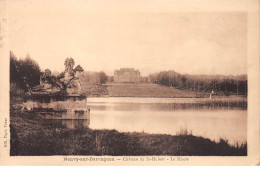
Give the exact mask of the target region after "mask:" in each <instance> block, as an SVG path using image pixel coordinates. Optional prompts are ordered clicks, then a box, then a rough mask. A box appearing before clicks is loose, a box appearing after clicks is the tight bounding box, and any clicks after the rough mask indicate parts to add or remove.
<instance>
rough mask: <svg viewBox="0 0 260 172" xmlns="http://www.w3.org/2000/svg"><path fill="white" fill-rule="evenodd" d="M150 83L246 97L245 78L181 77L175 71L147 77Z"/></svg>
mask: <svg viewBox="0 0 260 172" xmlns="http://www.w3.org/2000/svg"><path fill="white" fill-rule="evenodd" d="M149 81H150V82H152V83H156V84H160V85H164V86H169V87H175V88H178V89H183V90H192V91H200V92H212V91H214V93H215V94H218V95H233V94H236V95H245V96H247V76H246V75H238V76H232V75H229V76H224V75H188V74H185V75H182V74H179V73H177V72H175V71H172V70H171V71H162V72H159V73H155V74H151V75H149Z"/></svg>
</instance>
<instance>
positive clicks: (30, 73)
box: [10, 52, 41, 90]
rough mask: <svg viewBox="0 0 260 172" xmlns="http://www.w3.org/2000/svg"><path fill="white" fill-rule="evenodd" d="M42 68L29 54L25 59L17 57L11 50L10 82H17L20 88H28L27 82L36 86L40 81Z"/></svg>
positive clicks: (31, 85)
mask: <svg viewBox="0 0 260 172" xmlns="http://www.w3.org/2000/svg"><path fill="white" fill-rule="evenodd" d="M40 75H41V70H40V67H39V65H38V63H37V62H36V61H34V60H33V59H31V57H30V56H29V55H27V56H26V58H24V59H19V60H18V59H17V57H16V56H15V55H14V53H13V52H10V83H15V84H16V85H17V86H18V87H19V88H21V89H23V90H26V84H25V80H26V83H27V84H28V85H29V86H30V87H33V86H36V85H38V84H39V82H40Z"/></svg>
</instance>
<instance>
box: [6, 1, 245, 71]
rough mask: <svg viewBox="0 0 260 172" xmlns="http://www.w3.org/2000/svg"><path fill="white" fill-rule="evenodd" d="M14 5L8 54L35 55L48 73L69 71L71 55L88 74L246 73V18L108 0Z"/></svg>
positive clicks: (9, 9)
mask: <svg viewBox="0 0 260 172" xmlns="http://www.w3.org/2000/svg"><path fill="white" fill-rule="evenodd" d="M60 2H61V1H60ZM97 2H98V3H97ZM111 2H112V1H111ZM113 2H114V1H113ZM128 2H129V1H128ZM8 6H9V7H8V14H9V16H8V27H9V28H8V30H9V33H8V35H9V36H8V37H9V46H10V50H12V51H13V52H14V54H15V55H16V56H17V57H25V55H26V54H27V53H28V54H30V56H31V57H32V58H33V59H35V60H36V61H37V62H38V63H39V65H40V67H41V68H42V69H45V68H49V69H51V70H52V71H61V70H64V60H65V59H66V57H72V58H74V60H75V62H76V64H80V65H81V66H82V67H83V68H84V69H85V70H88V71H101V70H103V71H105V72H107V73H108V74H110V75H111V74H113V71H114V69H118V68H121V67H134V68H137V69H139V70H140V72H141V75H143V76H145V75H147V74H150V73H155V72H158V71H162V70H175V71H177V72H180V73H183V74H184V73H188V74H233V75H237V74H246V71H247V68H246V65H247V61H246V59H247V48H246V47H247V44H246V42H247V18H246V17H247V16H246V13H242V12H241V13H239V12H222V13H218V12H175V11H169V10H165V11H156V10H148V11H145V10H144V11H142V10H140V9H142V8H134V6H131V5H129V4H128V3H127V1H121V3H108V1H105V0H103V1H102V0H99V1H95V2H93V1H83V0H82V1H77V3H75V2H74V3H72V2H71V1H65V3H54V1H52V2H51V1H37V2H35V1H34V2H33V1H28V3H24V2H23V3H22V2H20V1H12V2H11V3H10V4H9V5H8ZM147 8H148V7H147Z"/></svg>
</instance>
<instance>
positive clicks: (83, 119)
mask: <svg viewBox="0 0 260 172" xmlns="http://www.w3.org/2000/svg"><path fill="white" fill-rule="evenodd" d="M38 115H39V116H40V117H42V118H43V119H47V120H49V124H52V126H61V125H62V126H65V127H66V128H69V129H77V128H86V127H88V126H89V125H90V114H89V110H71V111H66V112H42V113H38Z"/></svg>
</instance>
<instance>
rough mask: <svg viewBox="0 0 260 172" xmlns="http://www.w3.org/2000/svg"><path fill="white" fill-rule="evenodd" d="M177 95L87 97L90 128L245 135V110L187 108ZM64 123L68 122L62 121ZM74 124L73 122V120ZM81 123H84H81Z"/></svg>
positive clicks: (215, 136)
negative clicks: (162, 96)
mask: <svg viewBox="0 0 260 172" xmlns="http://www.w3.org/2000/svg"><path fill="white" fill-rule="evenodd" d="M192 101H194V99H187V98H185V99H181V98H88V106H89V107H90V109H91V112H90V123H88V122H85V123H84V122H82V121H79V122H81V123H83V125H84V124H85V125H86V126H88V127H90V128H91V129H115V130H118V131H121V132H145V133H160V134H171V135H175V134H177V133H178V132H180V131H181V130H182V129H187V131H188V132H190V131H191V132H192V134H193V135H197V136H203V137H207V138H210V139H212V140H216V141H217V140H219V138H224V139H228V140H229V142H230V143H236V142H238V143H242V142H245V141H246V138H247V111H246V110H242V109H239V108H237V109H228V108H227V107H207V106H206V107H205V106H203V107H194V108H192V107H190V106H188V107H187V104H186V105H185V104H182V103H183V102H186V103H188V102H192ZM64 123H65V124H66V125H67V126H70V125H72V124H70V123H71V121H65V122H64ZM74 123H75V121H74ZM85 125H84V126H85Z"/></svg>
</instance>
